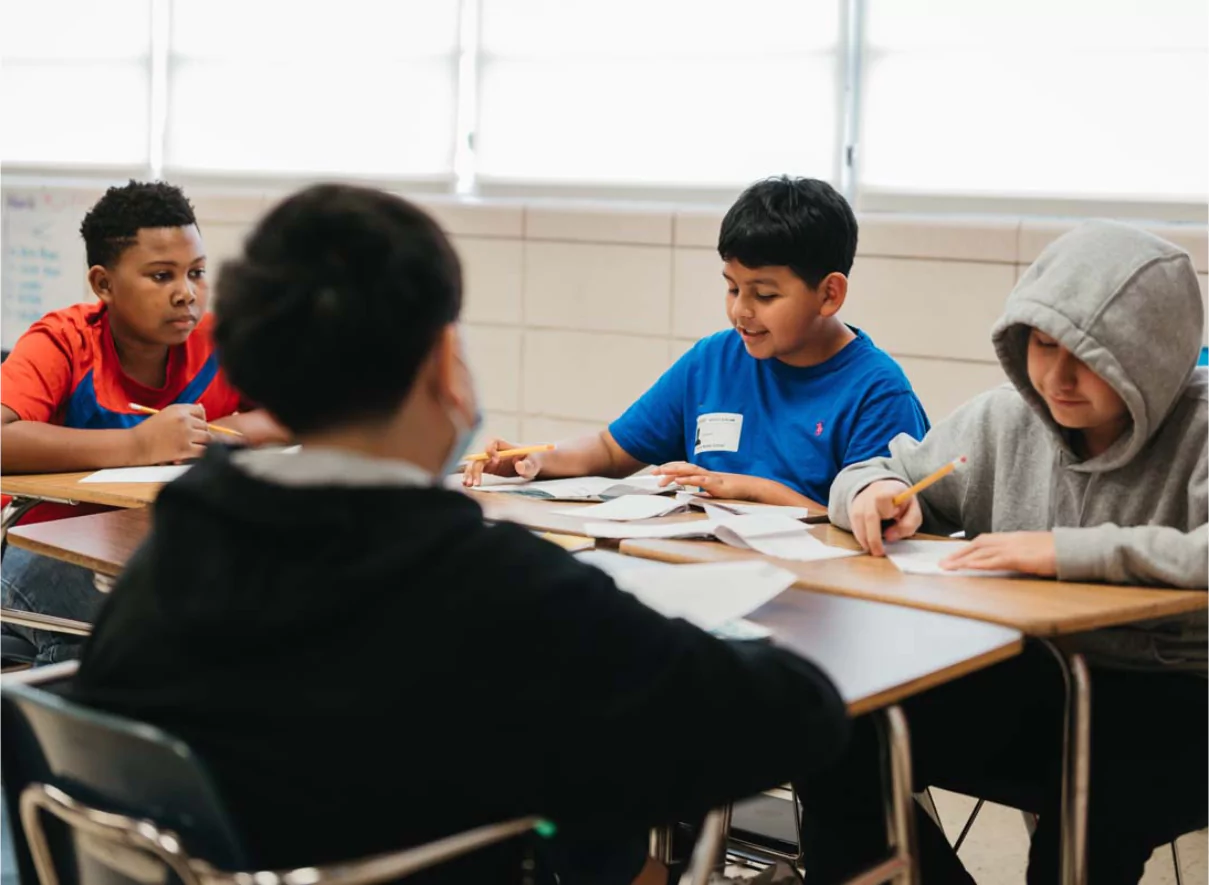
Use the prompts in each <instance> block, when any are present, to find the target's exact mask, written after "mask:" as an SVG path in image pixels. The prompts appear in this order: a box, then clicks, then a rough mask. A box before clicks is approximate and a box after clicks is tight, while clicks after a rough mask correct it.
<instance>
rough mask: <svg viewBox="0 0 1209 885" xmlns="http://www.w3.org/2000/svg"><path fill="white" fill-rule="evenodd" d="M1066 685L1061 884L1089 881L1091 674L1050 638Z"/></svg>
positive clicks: (1077, 656) (1080, 659) (1048, 644)
mask: <svg viewBox="0 0 1209 885" xmlns="http://www.w3.org/2000/svg"><path fill="white" fill-rule="evenodd" d="M1041 644H1042V645H1044V646H1045V647H1046V648H1048V649H1049V650H1050V653H1051V654H1053V656H1054V658H1055V659H1056V660H1057V662H1058V667H1059V668H1060V669H1061V670H1062V680H1063V682H1064V683H1065V685H1066V712H1065V715H1064V716H1063V734H1062V798H1061V800H1060V801H1061V809H1062V812H1061V813H1062V836H1061V842H1060V845H1061V877H1060V881H1061V882H1062V885H1086V883H1087V794H1088V789H1089V781H1090V766H1091V750H1090V747H1091V676H1090V674H1089V673H1088V670H1087V661H1085V660H1084V659H1083V655H1081V654H1068V653H1066V652H1064V651H1063V650H1062V649H1060V648H1058V647H1057V646H1056V645H1054V644H1053V643H1052V642H1050V641H1048V640H1045V639H1043V640H1041Z"/></svg>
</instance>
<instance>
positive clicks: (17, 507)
mask: <svg viewBox="0 0 1209 885" xmlns="http://www.w3.org/2000/svg"><path fill="white" fill-rule="evenodd" d="M41 503H42V499H41V498H18V497H15V496H14V497H13V498H12V499H11V500H10V501H9V502H8V503H7V504H5V505H4V510H3V511H0V546H2V545H4V544H7V543H8V530H9V529H10V528H12V527H13V526H14V525H16V524H17V523H18V522H19V521H20V519H21V517H23V516H24V515H25V514H26V513H28V512H29V511H30V510H31V509H32V508H33V507H36V506H37V505H38V504H41Z"/></svg>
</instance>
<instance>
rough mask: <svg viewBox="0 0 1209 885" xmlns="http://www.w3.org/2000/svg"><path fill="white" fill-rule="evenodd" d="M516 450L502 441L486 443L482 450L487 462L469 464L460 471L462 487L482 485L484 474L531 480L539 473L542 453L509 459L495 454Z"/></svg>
mask: <svg viewBox="0 0 1209 885" xmlns="http://www.w3.org/2000/svg"><path fill="white" fill-rule="evenodd" d="M516 448H520V447H519V446H515V445H513V444H512V443H510V442H505V441H504V440H502V439H492V440H490V441H488V443H487V447H486V448H485V449H484V450H483V451H484V452H486V454H487V460H486V461H471V462H469V463H468V464H467V465H466V469H465V470H463V471H462V485H464V486H466V487H467V488H474V487H475V486H477V485H480V484H482V482H483V474H484V473H490V474H492V475H493V476H523V477H524V478H525V479H533V478H534V477H536V476H537V475H538V474H539V473H541V469H542V454H543V453H542V452H530V453H529V454H528V455H513V456H512V457H510V458H501V457H499V455H498V454H497V453H498V452H502V451H504V450H505V449H516Z"/></svg>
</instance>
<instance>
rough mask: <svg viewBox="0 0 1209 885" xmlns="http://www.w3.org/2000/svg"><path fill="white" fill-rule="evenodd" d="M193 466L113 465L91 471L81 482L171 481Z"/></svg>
mask: <svg viewBox="0 0 1209 885" xmlns="http://www.w3.org/2000/svg"><path fill="white" fill-rule="evenodd" d="M191 466H192V465H191V464H181V465H169V466H166V467H111V468H109V469H108V470H98V471H97V472H96V473H91V474H89V475H88V476H86V477H84V478H83V479H81V480H80V482H171V481H172V480H174V479H176V478H177V477H178V476H180V475H181V474H182V473H184V472H185V471H186V470H188V469H189V468H190V467H191Z"/></svg>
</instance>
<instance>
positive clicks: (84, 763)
mask: <svg viewBox="0 0 1209 885" xmlns="http://www.w3.org/2000/svg"><path fill="white" fill-rule="evenodd" d="M76 668H77V662H75V661H66V662H64V663H61V664H53V665H50V666H48V667H42V668H39V669H37V670H29V671H26V672H24V673H20V674H15V675H14V676H13V677H9V678H7V679H5V681H4V682H3V684H0V714H2V715H0V731H2V737H3V741H2V742H0V754H2V755H0V760H2V765H3V775H4V776H3V787H4V798H5V801H6V803H7V805H8V810H9V812H10V815H9V816H10V818H11V821H12V833H13V843H14V845H13V847H14V849H15V852H16V855H17V865H18V868H19V870H20V877H21V881H22V882H23V883H26V885H31V883H35V882H37V883H40V885H145V883H147V882H159V883H163V885H248V883H255V885H372V883H377V882H385V881H390V880H395V879H399V878H405V877H407V876H409V875H411V874H412V873H416V872H419V871H421V870H424V869H427V868H429V867H432V866H435V865H437V864H440V863H443V862H445V861H448V860H452V859H454V858H457V857H461V856H464V855H467V854H469V853H471V852H473V851H475V850H477V849H479V848H484V847H486V846H489V845H492V844H495V843H498V842H502V841H504V840H507V839H512V838H516V837H519V836H523V835H525V834H527V833H529V832H530V831H533V830H537V831H538V832H539V833H543V832H545V831H546V828H547V827H548V825H547V824H546V823H545V822H544V821H542V820H541V819H540V818H537V817H525V818H517V819H516V820H511V821H506V822H504V823H499V824H492V825H488V826H483V827H477V828H475V829H473V830H468V831H466V832H464V833H460V834H458V835H455V836H450V837H447V838H444V839H439V840H437V841H435V842H430V843H428V844H426V845H420V846H417V847H413V848H408V849H405V850H401V851H396V852H391V853H388V854H381V855H376V856H374V857H367V858H361V859H356V860H350V861H346V862H341V863H336V864H331V865H328V866H325V867H301V868H298V869H294V870H279V871H265V870H261V871H248V872H235V871H236V870H242V869H246V868H247V866H248V864H247V862H246V861H247V854H246V852H245V850H244V846H243V844H242V843H241V840H240V838H239V834H238V833H237V832H236V828H235V826H234V824H233V822H232V820H231V818H230V816H229V814H228V813H227V811H226V808H225V806H224V804H223V802H222V799H221V797H220V796H219V794H218V791H217V788H216V787H215V785H214V783H213V781H212V780H211V778H210V775H209V772H208V771H207V769H206V767H205V765H204V764H203V763H202V761H201V760H200V759H199V758H198V757H197V756H196V755H195V754H194V753H193V752H192V750H191V749H190V748H189V747H188V746H187V745H186V744H185V743H184V742H182V741H180V740H178V739H177V738H175V737H173V736H171V735H170V734H168V733H166V732H164V731H162V730H160V729H158V728H155V727H153V726H150V725H146V724H144V723H139V722H135V721H132V720H129V719H126V718H124V717H121V716H117V715H114V714H111V713H103V712H100V711H98V710H93V709H90V708H88V707H85V706H83V705H81V704H77V703H74V702H73V701H70V700H68V699H67V698H66V697H64V696H63V695H62V694H61V693H60V692H62V690H63V689H64V688H65V687H66V685H67V684H68V680H69V679H70V676H71V675H72V674H73V673H75V671H76ZM233 727H235V726H233ZM14 811H15V812H16V814H14V813H13V812H14ZM721 834H722V827H721V815H720V813H719V812H713V813H711V815H710V816H709V817H708V818H707V826H706V832H705V833H704V834H703V836H702V839H701V840H700V842H699V844H698V846H697V850H696V851H694V854H693V868H694V874H693V877H692V880H691V881H692V885H705V882H706V880H707V878H708V876H709V871H710V868H711V867H712V865H713V860H714V858H715V857H717V856H718V855H719V852H720V848H721V838H722V836H721Z"/></svg>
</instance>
